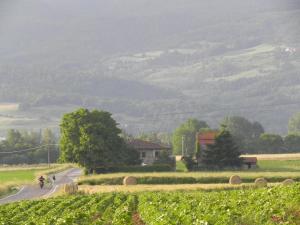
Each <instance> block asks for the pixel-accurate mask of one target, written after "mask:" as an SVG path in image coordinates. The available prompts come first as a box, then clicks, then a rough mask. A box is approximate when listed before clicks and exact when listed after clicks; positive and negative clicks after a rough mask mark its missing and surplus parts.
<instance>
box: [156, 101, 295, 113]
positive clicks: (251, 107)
mask: <svg viewBox="0 0 300 225" xmlns="http://www.w3.org/2000/svg"><path fill="white" fill-rule="evenodd" d="M296 104H300V102H293V103H281V104H269V105H260V106H257V105H256V106H242V107H241V106H239V107H229V108H228V107H224V108H215V109H211V111H221V110H232V109H253V107H255V109H257V108H266V107H274V106H275V107H276V106H287V105H296ZM269 110H271V109H269ZM258 111H259V109H258ZM199 112H200V111H186V112H169V113H161V114H157V115H161V116H164V115H166V116H168V115H184V114H194V113H199Z"/></svg>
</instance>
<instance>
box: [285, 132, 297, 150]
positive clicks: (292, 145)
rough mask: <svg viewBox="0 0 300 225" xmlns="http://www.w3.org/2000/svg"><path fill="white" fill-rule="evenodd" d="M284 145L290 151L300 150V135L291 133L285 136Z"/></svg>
mask: <svg viewBox="0 0 300 225" xmlns="http://www.w3.org/2000/svg"><path fill="white" fill-rule="evenodd" d="M284 145H285V147H286V150H287V151H288V152H300V135H297V134H289V135H287V136H286V137H285V138H284Z"/></svg>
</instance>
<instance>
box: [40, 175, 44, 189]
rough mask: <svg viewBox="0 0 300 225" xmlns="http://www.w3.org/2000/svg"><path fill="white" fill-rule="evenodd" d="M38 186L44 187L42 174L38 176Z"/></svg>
mask: <svg viewBox="0 0 300 225" xmlns="http://www.w3.org/2000/svg"><path fill="white" fill-rule="evenodd" d="M39 183H40V188H41V189H42V188H43V187H44V183H45V178H44V177H43V176H40V178H39Z"/></svg>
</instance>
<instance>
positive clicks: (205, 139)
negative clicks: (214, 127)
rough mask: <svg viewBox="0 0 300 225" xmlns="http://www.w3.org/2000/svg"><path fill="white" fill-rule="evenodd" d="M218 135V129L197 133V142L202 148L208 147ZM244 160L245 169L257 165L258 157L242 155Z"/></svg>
mask: <svg viewBox="0 0 300 225" xmlns="http://www.w3.org/2000/svg"><path fill="white" fill-rule="evenodd" d="M217 135H218V131H207V132H201V133H198V134H197V137H196V138H197V139H196V140H197V144H198V145H199V147H200V149H206V148H207V145H211V144H214V143H215V138H216V136H217ZM241 159H242V160H243V167H244V168H245V169H252V168H256V167H257V158H256V157H241ZM197 161H198V163H200V162H201V156H200V158H199V159H197Z"/></svg>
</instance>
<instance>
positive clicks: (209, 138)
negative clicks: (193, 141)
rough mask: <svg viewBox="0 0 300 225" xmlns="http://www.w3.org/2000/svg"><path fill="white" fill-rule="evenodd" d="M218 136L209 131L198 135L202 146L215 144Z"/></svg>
mask: <svg viewBox="0 0 300 225" xmlns="http://www.w3.org/2000/svg"><path fill="white" fill-rule="evenodd" d="M217 135H218V132H216V131H208V132H204V133H199V134H198V143H199V144H202V145H208V144H214V142H215V138H216V136H217Z"/></svg>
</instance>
